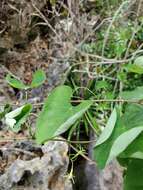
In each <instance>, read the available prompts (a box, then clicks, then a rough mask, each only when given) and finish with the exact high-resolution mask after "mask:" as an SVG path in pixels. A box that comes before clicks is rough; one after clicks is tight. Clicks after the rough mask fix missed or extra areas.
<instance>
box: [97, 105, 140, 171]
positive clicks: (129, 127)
mask: <svg viewBox="0 0 143 190" xmlns="http://www.w3.org/2000/svg"><path fill="white" fill-rule="evenodd" d="M142 118H143V106H139V105H136V104H131V105H129V106H127V108H126V110H125V114H124V115H123V116H122V117H120V116H118V117H117V122H116V125H115V127H114V130H113V132H112V135H111V136H110V137H109V138H108V139H107V140H106V141H105V142H104V143H102V144H100V145H99V146H97V147H95V148H94V155H95V160H96V161H97V164H98V166H99V167H100V168H104V167H105V165H106V164H107V163H108V162H109V161H111V159H113V158H114V157H116V156H118V155H119V154H120V153H121V152H122V151H124V150H125V149H126V148H127V146H128V145H129V144H130V143H132V142H133V141H134V140H135V139H136V138H137V136H138V135H139V134H140V133H141V132H142V127H143V119H142ZM128 137H129V138H128Z"/></svg>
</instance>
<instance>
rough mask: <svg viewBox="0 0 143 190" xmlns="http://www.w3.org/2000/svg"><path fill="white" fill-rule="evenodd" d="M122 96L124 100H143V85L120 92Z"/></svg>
mask: <svg viewBox="0 0 143 190" xmlns="http://www.w3.org/2000/svg"><path fill="white" fill-rule="evenodd" d="M120 97H121V98H122V99H124V100H136V101H139V100H142V99H143V86H141V87H137V88H136V89H135V90H133V91H124V92H122V93H121V94H120Z"/></svg>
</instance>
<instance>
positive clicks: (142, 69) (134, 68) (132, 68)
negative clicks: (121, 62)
mask: <svg viewBox="0 0 143 190" xmlns="http://www.w3.org/2000/svg"><path fill="white" fill-rule="evenodd" d="M125 68H126V69H127V71H128V72H131V73H137V74H143V66H140V65H135V64H128V65H127V66H126V67H125Z"/></svg>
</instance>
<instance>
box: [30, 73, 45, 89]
mask: <svg viewBox="0 0 143 190" xmlns="http://www.w3.org/2000/svg"><path fill="white" fill-rule="evenodd" d="M45 80H46V75H45V72H44V71H42V70H37V71H36V72H35V73H34V75H33V80H32V83H31V85H30V86H31V88H36V87H38V86H40V85H42V84H43V83H44V82H45Z"/></svg>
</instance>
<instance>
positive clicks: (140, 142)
mask: <svg viewBox="0 0 143 190" xmlns="http://www.w3.org/2000/svg"><path fill="white" fill-rule="evenodd" d="M119 156H120V158H139V159H143V134H140V135H139V136H138V137H137V138H136V139H135V140H134V142H133V143H131V144H130V145H129V146H128V147H127V148H126V150H125V151H124V152H123V153H122V154H120V155H119Z"/></svg>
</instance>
